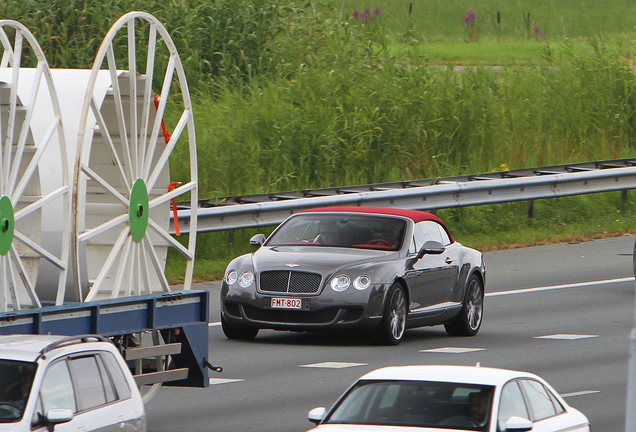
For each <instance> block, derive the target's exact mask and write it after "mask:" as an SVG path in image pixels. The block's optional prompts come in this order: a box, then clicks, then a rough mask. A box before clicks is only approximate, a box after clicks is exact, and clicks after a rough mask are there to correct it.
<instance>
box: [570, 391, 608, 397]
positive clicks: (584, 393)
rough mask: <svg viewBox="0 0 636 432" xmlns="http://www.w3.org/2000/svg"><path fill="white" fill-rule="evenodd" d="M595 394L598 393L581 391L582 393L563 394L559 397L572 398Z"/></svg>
mask: <svg viewBox="0 0 636 432" xmlns="http://www.w3.org/2000/svg"><path fill="white" fill-rule="evenodd" d="M595 393H600V391H599V390H583V391H577V392H572V393H563V394H562V395H561V397H562V398H568V397H572V396H584V395H589V394H595Z"/></svg>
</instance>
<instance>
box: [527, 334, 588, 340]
mask: <svg viewBox="0 0 636 432" xmlns="http://www.w3.org/2000/svg"><path fill="white" fill-rule="evenodd" d="M596 337H598V335H586V334H566V333H557V334H553V335H545V336H535V337H534V338H535V339H558V340H577V339H589V338H596Z"/></svg>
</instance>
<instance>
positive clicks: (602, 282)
mask: <svg viewBox="0 0 636 432" xmlns="http://www.w3.org/2000/svg"><path fill="white" fill-rule="evenodd" d="M622 282H634V277H626V278H619V279H606V280H600V281H592V282H580V283H573V284H564V285H552V286H544V287H536V288H525V289H518V290H510V291H496V292H491V293H486V297H499V296H505V295H513V294H525V293H533V292H539V291H551V290H559V289H566V288H581V287H589V286H596V285H605V284H613V283H622Z"/></svg>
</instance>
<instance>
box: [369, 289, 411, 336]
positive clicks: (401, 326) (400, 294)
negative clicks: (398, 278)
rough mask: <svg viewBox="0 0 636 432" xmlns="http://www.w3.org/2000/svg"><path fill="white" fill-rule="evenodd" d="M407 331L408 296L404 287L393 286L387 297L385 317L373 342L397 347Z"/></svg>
mask: <svg viewBox="0 0 636 432" xmlns="http://www.w3.org/2000/svg"><path fill="white" fill-rule="evenodd" d="M405 331H406V295H405V294H404V287H402V285H400V284H399V283H395V284H393V286H391V288H390V289H389V294H388V295H387V301H386V305H385V307H384V315H383V316H382V322H381V323H380V326H379V327H378V330H377V332H376V333H375V334H374V335H373V341H374V342H375V343H377V344H380V345H397V344H399V343H400V341H401V340H402V337H404V332H405Z"/></svg>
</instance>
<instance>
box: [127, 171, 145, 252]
mask: <svg viewBox="0 0 636 432" xmlns="http://www.w3.org/2000/svg"><path fill="white" fill-rule="evenodd" d="M149 210H150V209H149V208H148V190H147V189H146V183H145V182H144V181H143V180H142V179H140V178H138V179H137V180H135V183H134V184H133V187H132V190H131V191H130V207H129V209H128V216H129V220H130V232H131V233H132V238H133V240H135V241H136V242H137V243H139V242H140V241H142V240H143V238H144V236H145V235H146V230H147V229H148V213H149Z"/></svg>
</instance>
